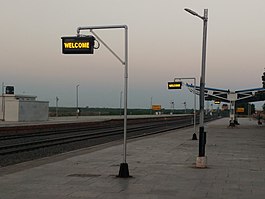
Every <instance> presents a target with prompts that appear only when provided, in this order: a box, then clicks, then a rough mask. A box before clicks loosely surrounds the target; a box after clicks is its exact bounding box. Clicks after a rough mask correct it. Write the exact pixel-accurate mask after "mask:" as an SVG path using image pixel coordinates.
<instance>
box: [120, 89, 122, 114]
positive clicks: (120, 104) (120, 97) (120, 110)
mask: <svg viewBox="0 0 265 199" xmlns="http://www.w3.org/2000/svg"><path fill="white" fill-rule="evenodd" d="M121 106H122V91H121V93H120V116H121Z"/></svg>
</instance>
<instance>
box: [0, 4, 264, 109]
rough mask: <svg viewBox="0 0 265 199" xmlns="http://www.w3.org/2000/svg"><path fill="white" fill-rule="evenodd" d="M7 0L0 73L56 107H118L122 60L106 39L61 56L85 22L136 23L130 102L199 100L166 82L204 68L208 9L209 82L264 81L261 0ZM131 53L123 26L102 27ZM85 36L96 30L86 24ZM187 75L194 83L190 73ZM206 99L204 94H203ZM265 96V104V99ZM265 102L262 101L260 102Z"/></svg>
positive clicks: (0, 14)
mask: <svg viewBox="0 0 265 199" xmlns="http://www.w3.org/2000/svg"><path fill="white" fill-rule="evenodd" d="M0 1H1V7H0V26H1V32H0V44H1V48H0V58H1V59H0V68H1V73H0V81H1V82H4V83H5V85H14V86H15V92H16V94H26V95H35V96H38V100H41V101H49V102H50V106H55V101H56V100H55V99H56V97H58V98H59V106H76V85H79V87H78V88H79V105H80V106H83V107H86V106H88V107H119V106H120V94H121V91H123V87H124V66H123V65H122V64H121V63H120V62H119V60H118V59H116V58H115V57H114V56H113V55H112V54H111V53H110V52H109V51H108V50H107V49H106V48H105V47H104V46H103V45H101V47H100V48H99V49H97V50H95V52H94V54H93V55H63V54H62V49H61V46H62V43H61V37H62V36H74V35H76V29H77V27H79V26H93V25H99V26H103V25H124V24H125V25H127V26H128V27H129V62H128V68H129V86H128V88H129V90H128V107H129V108H150V104H151V98H152V103H153V104H158V105H161V106H162V107H163V108H170V102H172V101H174V103H175V108H184V102H186V103H187V107H188V108H192V107H193V94H192V93H190V92H189V91H188V90H187V89H186V88H183V89H182V90H177V91H169V90H167V82H169V81H173V80H174V78H176V77H195V78H196V79H197V82H199V77H200V73H201V54H202V52H201V51H202V27H203V22H202V20H201V19H200V18H198V17H196V16H193V15H191V14H189V13H187V12H185V11H184V8H190V9H192V10H194V11H196V12H197V13H199V14H200V15H203V10H204V9H208V17H209V20H208V31H207V61H206V87H207V86H208V87H216V88H224V89H230V90H238V89H245V88H257V87H261V86H262V82H261V75H262V73H263V71H264V68H265V56H264V51H265V26H264V19H265V12H264V7H265V1H263V0H251V1H248V0H233V1H231V0H222V1H217V0H214V1H213V0H166V1H157V0H134V1H130V0H97V1H92V0H75V1H73V0H72V1H71V0H64V1H59V0H45V1H44V0H39V1H36V0H23V1H15V0H9V1H4V0H0ZM95 32H96V33H97V34H98V35H99V36H100V37H101V38H102V39H103V40H104V41H105V42H106V43H107V44H108V45H109V46H110V47H111V48H112V49H113V50H114V51H115V52H116V53H117V54H118V55H119V56H120V57H121V58H122V59H124V30H122V29H118V30H113V29H109V30H95ZM81 33H82V34H91V33H90V32H88V31H82V32H81ZM189 83H192V81H190V82H189ZM197 99H198V98H197ZM263 103H264V102H262V104H263ZM260 104H261V103H259V104H258V105H259V106H260Z"/></svg>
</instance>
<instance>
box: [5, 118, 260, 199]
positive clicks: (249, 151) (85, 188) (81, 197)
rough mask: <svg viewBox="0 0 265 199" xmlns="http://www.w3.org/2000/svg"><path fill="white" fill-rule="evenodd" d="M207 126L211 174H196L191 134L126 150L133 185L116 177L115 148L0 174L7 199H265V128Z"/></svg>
mask: <svg viewBox="0 0 265 199" xmlns="http://www.w3.org/2000/svg"><path fill="white" fill-rule="evenodd" d="M239 123H240V124H241V125H240V126H238V127H236V128H228V127H227V124H228V118H226V119H220V120H217V121H214V122H211V123H208V124H207V128H206V130H207V146H206V154H207V159H208V163H207V166H208V168H206V169H198V168H195V160H196V157H197V155H198V141H192V140H191V136H192V133H193V132H192V131H193V128H186V129H180V130H174V131H171V132H169V133H165V134H163V135H156V136H150V137H146V138H141V139H136V140H133V141H130V142H129V143H128V164H129V170H130V175H132V177H131V178H127V179H121V178H117V177H115V176H116V175H117V174H118V172H119V164H120V163H121V161H122V145H121V144H120V143H117V142H116V143H112V144H107V145H103V146H100V147H96V148H92V149H85V150H80V151H76V152H72V153H67V154H64V155H58V156H55V157H52V158H44V159H42V160H38V161H32V162H27V163H23V164H18V165H16V166H11V167H6V168H0V198H1V199H70V198H71V199H90V198H95V199H176V198H180V199H186V198H187V199H199V198H213V199H221V198H223V199H230V198H231V199H263V198H265V126H264V125H263V126H257V122H256V121H249V119H241V118H239Z"/></svg>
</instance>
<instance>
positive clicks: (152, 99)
mask: <svg viewBox="0 0 265 199" xmlns="http://www.w3.org/2000/svg"><path fill="white" fill-rule="evenodd" d="M152 106H153V97H151V104H150V115H152V112H153V111H152Z"/></svg>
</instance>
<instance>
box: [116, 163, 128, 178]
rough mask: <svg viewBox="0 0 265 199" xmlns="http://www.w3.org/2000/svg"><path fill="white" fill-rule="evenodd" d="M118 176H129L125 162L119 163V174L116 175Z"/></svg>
mask: <svg viewBox="0 0 265 199" xmlns="http://www.w3.org/2000/svg"><path fill="white" fill-rule="evenodd" d="M117 177H118V178H130V177H131V176H130V174H129V167H128V164H127V163H121V164H120V171H119V175H117Z"/></svg>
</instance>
